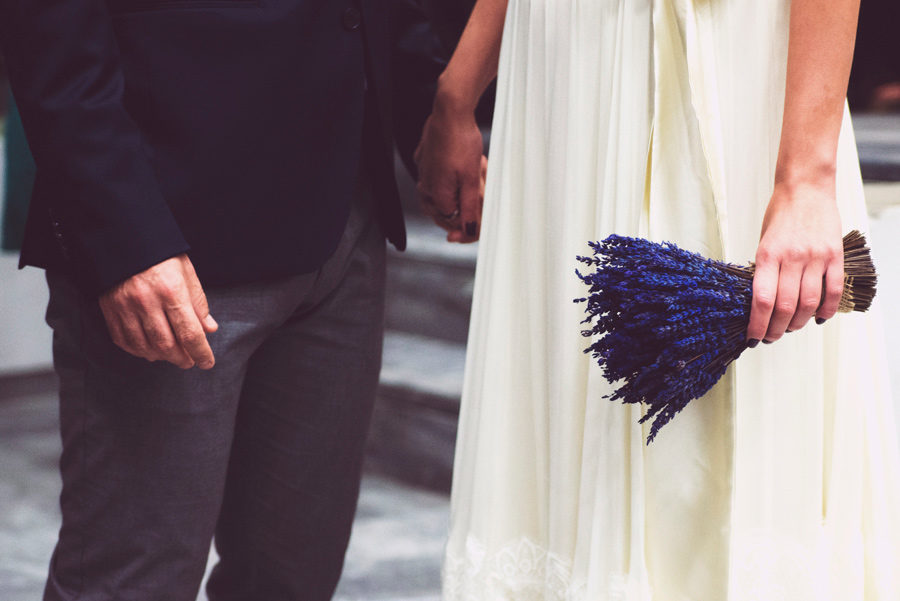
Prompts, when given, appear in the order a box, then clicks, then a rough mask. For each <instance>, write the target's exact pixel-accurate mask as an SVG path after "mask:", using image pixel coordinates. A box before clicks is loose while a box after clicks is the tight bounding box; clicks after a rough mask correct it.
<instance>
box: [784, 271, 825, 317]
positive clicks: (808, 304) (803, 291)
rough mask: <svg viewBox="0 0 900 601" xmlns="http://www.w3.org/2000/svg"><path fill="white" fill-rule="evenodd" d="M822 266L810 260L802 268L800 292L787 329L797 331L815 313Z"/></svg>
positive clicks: (820, 286) (817, 306)
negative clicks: (795, 309)
mask: <svg viewBox="0 0 900 601" xmlns="http://www.w3.org/2000/svg"><path fill="white" fill-rule="evenodd" d="M824 271H825V269H824V266H823V265H822V264H821V263H819V262H815V261H814V262H811V263H808V264H807V265H806V267H805V268H804V269H803V275H802V276H801V279H800V294H799V296H798V297H797V311H796V312H795V313H794V317H793V318H791V321H790V323H789V324H788V327H787V329H788V330H790V331H791V332H794V331H797V330H799V329H800V328H802V327H803V326H805V325H806V322H808V321H809V319H810V318H811V317H812V316H813V315H814V314H815V312H816V309H818V308H819V303H820V302H821V300H822V276H823V275H824Z"/></svg>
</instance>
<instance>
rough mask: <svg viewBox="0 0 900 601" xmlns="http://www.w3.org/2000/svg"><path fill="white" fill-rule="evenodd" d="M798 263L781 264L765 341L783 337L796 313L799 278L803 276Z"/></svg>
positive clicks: (773, 340)
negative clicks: (773, 307) (773, 306)
mask: <svg viewBox="0 0 900 601" xmlns="http://www.w3.org/2000/svg"><path fill="white" fill-rule="evenodd" d="M802 269H803V267H802V264H800V263H795V262H783V263H782V264H781V269H780V271H779V273H778V293H777V294H776V295H775V309H774V310H773V311H772V319H770V320H769V329H768V330H767V331H766V337H765V340H766V341H767V342H775V341H776V340H778V339H780V338H781V337H782V336H784V333H785V331H787V327H788V325H789V324H790V323H791V320H792V319H793V318H794V314H795V313H796V312H797V302H798V301H799V297H800V278H801V277H802V276H803V271H802Z"/></svg>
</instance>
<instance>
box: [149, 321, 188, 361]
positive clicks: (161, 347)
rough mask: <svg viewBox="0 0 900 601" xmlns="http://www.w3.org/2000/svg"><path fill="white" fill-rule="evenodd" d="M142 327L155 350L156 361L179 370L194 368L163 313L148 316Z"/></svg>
mask: <svg viewBox="0 0 900 601" xmlns="http://www.w3.org/2000/svg"><path fill="white" fill-rule="evenodd" d="M143 326H144V332H145V334H146V336H147V340H148V341H149V342H150V345H151V346H152V347H153V349H154V350H155V353H156V355H157V359H161V360H163V361H168V362H169V363H172V364H174V365H177V366H178V367H180V368H181V369H190V368H191V367H193V366H194V360H193V359H191V358H190V357H189V356H188V354H187V353H186V352H185V350H184V349H183V348H181V343H179V342H178V339H177V338H176V337H175V333H174V332H173V331H172V328H171V326H170V325H169V320H168V319H167V318H166V315H165V314H164V313H162V312H160V313H158V314H156V315H154V316H152V317H151V316H148V317H147V319H146V321H144V324H143Z"/></svg>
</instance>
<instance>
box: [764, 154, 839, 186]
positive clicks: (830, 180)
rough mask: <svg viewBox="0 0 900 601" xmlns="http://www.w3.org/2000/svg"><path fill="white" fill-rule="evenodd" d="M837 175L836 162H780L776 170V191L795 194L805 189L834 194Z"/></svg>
mask: <svg viewBox="0 0 900 601" xmlns="http://www.w3.org/2000/svg"><path fill="white" fill-rule="evenodd" d="M836 174H837V163H836V161H829V160H824V161H802V162H797V163H793V162H789V161H784V162H782V161H779V163H778V165H777V166H776V168H775V189H776V190H778V189H781V190H784V191H787V192H793V191H796V190H799V189H803V188H807V189H809V188H815V189H818V190H827V191H831V192H832V193H833V191H834V187H835V177H836Z"/></svg>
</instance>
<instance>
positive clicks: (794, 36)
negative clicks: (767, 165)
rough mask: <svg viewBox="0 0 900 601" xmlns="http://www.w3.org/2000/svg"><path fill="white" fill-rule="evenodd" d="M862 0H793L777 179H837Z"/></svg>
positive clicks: (798, 181)
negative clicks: (837, 163)
mask: <svg viewBox="0 0 900 601" xmlns="http://www.w3.org/2000/svg"><path fill="white" fill-rule="evenodd" d="M859 2H860V0H793V1H792V4H791V23H790V41H789V46H788V63H787V82H786V84H787V85H786V89H785V105H784V121H783V125H782V132H781V142H780V146H779V151H778V163H777V168H776V173H775V182H776V185H787V186H794V185H803V184H807V183H812V182H816V181H823V180H831V181H833V179H834V172H835V164H836V160H837V144H838V137H839V135H840V130H841V122H842V119H843V114H844V101H845V98H846V95H847V81H848V79H849V77H850V65H851V63H852V61H853V46H854V42H855V40H856V25H857V19H858V15H859Z"/></svg>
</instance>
